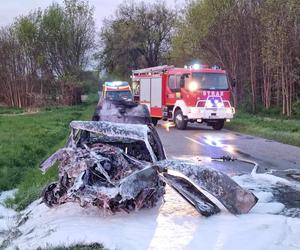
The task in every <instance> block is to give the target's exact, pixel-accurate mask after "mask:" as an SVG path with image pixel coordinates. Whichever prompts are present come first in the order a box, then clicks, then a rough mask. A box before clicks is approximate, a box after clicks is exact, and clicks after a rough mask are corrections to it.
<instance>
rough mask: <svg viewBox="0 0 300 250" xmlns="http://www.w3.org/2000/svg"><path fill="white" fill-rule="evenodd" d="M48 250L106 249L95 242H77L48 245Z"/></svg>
mask: <svg viewBox="0 0 300 250" xmlns="http://www.w3.org/2000/svg"><path fill="white" fill-rule="evenodd" d="M47 249H48V250H105V248H104V247H103V245H101V244H98V243H94V244H91V245H84V244H76V245H73V246H69V247H54V248H51V247H49V248H48V247H47Z"/></svg>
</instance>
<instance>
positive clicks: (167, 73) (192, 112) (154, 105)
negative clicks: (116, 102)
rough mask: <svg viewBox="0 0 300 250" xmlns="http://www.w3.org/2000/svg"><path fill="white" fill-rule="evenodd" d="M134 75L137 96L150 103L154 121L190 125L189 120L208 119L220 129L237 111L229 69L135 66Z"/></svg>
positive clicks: (205, 120) (181, 125) (136, 98)
mask: <svg viewBox="0 0 300 250" xmlns="http://www.w3.org/2000/svg"><path fill="white" fill-rule="evenodd" d="M131 78H132V87H133V94H134V99H135V101H138V102H139V103H141V104H145V105H147V107H148V109H149V112H150V114H151V117H152V121H153V123H154V125H156V123H157V121H158V120H160V119H163V120H169V121H174V123H175V126H176V127H177V128H178V129H186V127H187V124H188V122H198V123H203V122H205V123H206V124H207V125H208V126H212V127H213V128H214V129H215V130H220V129H222V128H223V126H224V123H225V121H229V120H230V119H231V118H233V115H234V113H235V109H234V108H233V107H232V106H231V104H230V90H229V85H228V80H227V75H226V72H225V71H224V70H221V69H219V68H217V67H213V68H209V67H208V66H206V65H194V66H193V67H184V68H176V67H174V66H168V65H164V66H158V67H152V68H145V69H138V70H133V71H132V76H131Z"/></svg>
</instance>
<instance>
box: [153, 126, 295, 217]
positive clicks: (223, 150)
mask: <svg viewBox="0 0 300 250" xmlns="http://www.w3.org/2000/svg"><path fill="white" fill-rule="evenodd" d="M157 131H158V133H159V135H160V138H161V140H162V143H163V145H164V148H165V150H166V153H167V157H168V158H183V159H186V160H193V161H196V162H197V161H198V162H199V161H200V162H202V163H203V162H204V163H206V165H207V166H209V167H212V168H216V169H218V170H221V171H223V172H226V173H227V174H229V175H231V176H236V175H242V174H249V173H251V172H252V170H253V165H251V164H245V163H241V162H237V161H235V162H216V161H211V157H220V156H226V155H230V156H233V157H234V158H239V159H246V160H250V161H253V162H256V163H258V165H259V167H258V169H257V173H268V174H272V175H275V176H278V177H281V178H285V179H287V180H289V181H292V182H293V183H295V185H294V186H298V187H299V184H300V147H295V146H291V145H287V144H283V143H279V142H276V141H272V140H267V139H263V138H259V137H255V136H250V135H245V134H241V133H236V132H233V131H229V130H225V129H223V130H221V131H215V130H213V129H211V128H209V127H206V126H202V125H198V124H195V125H193V124H192V125H190V127H189V128H188V129H187V130H177V129H176V128H169V129H166V128H165V127H164V123H160V124H159V125H158V127H157ZM298 187H297V188H295V187H291V186H286V185H281V184H276V185H274V186H272V188H271V190H270V191H271V192H272V194H273V196H274V199H275V200H276V201H278V202H281V203H282V204H284V205H285V207H286V208H288V209H292V210H293V209H296V210H297V212H296V213H295V214H293V216H294V217H300V190H299V188H298ZM262 190H265V188H264V187H262ZM283 214H284V213H283Z"/></svg>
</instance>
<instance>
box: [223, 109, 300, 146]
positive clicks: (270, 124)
mask: <svg viewBox="0 0 300 250" xmlns="http://www.w3.org/2000/svg"><path fill="white" fill-rule="evenodd" d="M225 128H227V129H229V130H234V131H238V132H241V133H246V134H251V135H256V136H260V137H263V138H266V139H270V140H275V141H278V142H282V143H286V144H290V145H295V146H298V147H300V120H296V119H287V118H283V117H280V118H275V117H274V116H266V115H263V114H258V115H252V114H248V113H243V112H238V113H237V115H236V117H234V118H233V119H232V120H231V122H230V123H226V126H225Z"/></svg>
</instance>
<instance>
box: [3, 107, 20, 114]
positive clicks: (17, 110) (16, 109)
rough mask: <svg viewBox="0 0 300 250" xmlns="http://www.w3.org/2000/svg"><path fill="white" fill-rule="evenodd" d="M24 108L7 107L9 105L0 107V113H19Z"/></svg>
mask: <svg viewBox="0 0 300 250" xmlns="http://www.w3.org/2000/svg"><path fill="white" fill-rule="evenodd" d="M24 111H25V110H24V109H22V108H9V107H0V115H4V114H5V115H6V114H20V113H23V112H24Z"/></svg>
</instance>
